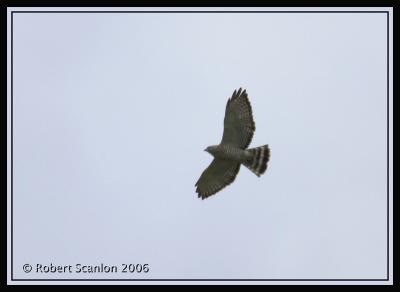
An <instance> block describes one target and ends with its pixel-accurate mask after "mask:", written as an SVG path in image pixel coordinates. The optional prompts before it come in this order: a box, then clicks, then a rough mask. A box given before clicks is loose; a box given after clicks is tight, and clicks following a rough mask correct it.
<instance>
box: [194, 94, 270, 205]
mask: <svg viewBox="0 0 400 292" xmlns="http://www.w3.org/2000/svg"><path fill="white" fill-rule="evenodd" d="M255 130H256V126H255V123H254V120H253V113H252V109H251V104H250V101H249V99H248V96H247V93H246V90H243V91H242V88H240V89H239V90H238V91H236V90H235V91H234V92H233V94H232V97H231V98H229V99H228V102H227V104H226V109H225V118H224V133H223V135H222V140H221V142H220V143H219V145H212V146H209V147H207V148H206V149H205V150H204V151H207V152H208V153H210V154H211V155H212V156H214V160H213V161H212V162H211V164H210V165H209V166H208V167H207V168H206V169H205V170H204V171H203V173H202V174H201V176H200V178H199V180H198V181H197V182H196V185H195V186H196V187H197V188H196V192H197V193H198V197H199V198H201V199H205V198H208V197H209V196H211V195H214V194H215V193H217V192H219V191H220V190H222V189H223V188H224V187H226V186H227V185H229V184H231V183H232V182H233V181H234V180H235V178H236V175H237V174H238V172H239V169H240V165H241V164H243V165H244V166H246V167H247V168H248V169H250V170H251V171H252V172H253V173H254V174H255V175H257V176H258V177H259V176H260V175H261V174H263V173H264V172H265V171H266V169H267V162H268V161H269V156H270V150H269V147H268V145H263V146H260V147H256V148H250V149H247V147H248V146H249V144H250V142H251V139H252V138H253V135H254V131H255Z"/></svg>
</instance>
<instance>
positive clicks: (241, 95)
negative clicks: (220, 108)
mask: <svg viewBox="0 0 400 292" xmlns="http://www.w3.org/2000/svg"><path fill="white" fill-rule="evenodd" d="M238 98H243V100H244V102H245V103H246V105H247V107H248V108H249V112H250V125H246V127H248V128H249V129H248V130H249V132H248V133H249V134H250V135H249V137H248V139H247V141H246V143H245V145H244V146H243V147H244V149H246V148H247V147H249V145H250V143H251V140H252V139H253V136H254V132H255V130H256V124H255V122H254V117H253V108H252V107H251V103H250V100H249V97H248V95H247V92H246V89H245V90H243V91H242V88H241V87H240V88H239V90H238V91H236V89H235V90H234V91H233V94H232V97H231V98H229V99H228V101H227V103H226V107H225V116H226V115H227V113H228V109H229V105H230V104H231V103H232V102H234V101H235V100H237V99H238Z"/></svg>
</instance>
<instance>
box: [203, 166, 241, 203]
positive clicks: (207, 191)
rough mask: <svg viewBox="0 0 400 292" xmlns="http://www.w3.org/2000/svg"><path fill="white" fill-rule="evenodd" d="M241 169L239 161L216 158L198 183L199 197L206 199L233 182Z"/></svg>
mask: <svg viewBox="0 0 400 292" xmlns="http://www.w3.org/2000/svg"><path fill="white" fill-rule="evenodd" d="M239 169H240V163H238V162H235V161H229V160H224V159H219V158H214V160H213V161H212V162H211V164H210V165H209V166H208V167H207V168H206V170H204V171H203V173H202V174H201V176H200V178H199V180H198V181H197V183H196V186H197V188H196V192H197V193H198V194H199V195H198V197H199V198H202V199H205V198H207V197H209V196H211V195H213V194H215V193H216V192H218V191H220V190H221V189H223V188H224V187H226V186H227V185H229V184H230V183H232V182H233V181H234V180H235V177H236V175H237V173H238V172H239Z"/></svg>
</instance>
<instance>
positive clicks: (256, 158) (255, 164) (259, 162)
mask: <svg viewBox="0 0 400 292" xmlns="http://www.w3.org/2000/svg"><path fill="white" fill-rule="evenodd" d="M247 151H250V152H251V153H252V155H253V158H252V159H251V160H249V161H248V162H244V163H243V164H244V166H246V167H247V168H248V169H250V170H251V171H252V172H253V173H254V174H255V175H256V176H260V175H261V174H263V173H264V172H265V171H266V170H267V163H268V161H269V155H270V151H269V147H268V145H264V146H260V147H256V148H251V149H248V150H247Z"/></svg>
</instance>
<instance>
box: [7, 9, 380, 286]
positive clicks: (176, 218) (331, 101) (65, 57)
mask: <svg viewBox="0 0 400 292" xmlns="http://www.w3.org/2000/svg"><path fill="white" fill-rule="evenodd" d="M13 19H14V23H13V29H14V31H13V41H14V43H13V48H14V51H13V52H14V55H13V58H14V59H13V65H14V67H13V72H14V80H13V82H14V87H13V94H14V95H13V107H14V132H13V134H14V160H13V162H14V164H13V166H14V265H15V266H14V276H15V277H16V278H79V277H81V278H88V277H90V278H96V277H97V278H151V279H233V278H239V279H251V278H252V279H287V278H296V279H303V278H306V279H310V278H312V279H315V278H323V279H346V278H347V279H349V278H350V279H366V278H374V279H377V278H385V277H386V203H387V202H386V155H387V154H386V153H387V152H386V122H387V120H386V90H387V87H386V80H387V79H386V66H387V64H386V50H387V48H386V14H384V13H379V14H377V13H375V14H369V13H368V14H349V13H346V14H293V13H292V14H38V13H35V14H14V16H13ZM239 87H243V88H245V89H246V90H247V92H248V94H249V99H250V102H251V104H252V107H253V115H254V119H255V123H256V132H255V135H254V138H253V141H252V143H251V144H250V147H256V146H260V145H263V144H268V145H269V147H270V149H271V158H270V163H269V167H268V170H267V172H266V173H265V174H264V175H263V176H262V177H260V178H258V177H256V176H255V175H254V174H253V173H251V172H250V171H249V170H248V169H246V168H245V167H241V170H240V172H239V174H238V176H237V178H236V180H235V182H234V183H233V184H231V185H230V186H228V187H226V188H225V189H223V190H222V191H221V192H219V193H217V194H216V195H215V196H213V197H211V198H209V199H207V200H204V201H202V200H199V199H198V198H197V194H196V193H195V187H194V184H195V182H196V181H197V179H198V178H199V176H200V174H201V172H202V171H203V170H204V169H205V168H206V167H207V166H208V164H209V163H210V162H211V160H212V157H211V156H210V155H209V154H208V153H206V152H204V151H203V149H204V148H205V147H206V146H208V145H212V144H217V143H219V142H220V139H221V135H222V130H223V128H222V126H223V118H224V111H225V104H226V101H227V99H228V98H229V97H230V96H231V94H232V92H233V91H234V89H237V88H239ZM26 263H29V264H31V265H32V266H35V265H36V264H50V263H53V264H56V265H69V264H71V265H75V264H77V263H81V264H90V265H97V264H100V263H104V264H108V265H118V266H121V264H124V263H126V264H129V263H133V264H138V263H139V264H148V265H149V267H150V272H149V273H147V274H143V273H141V274H120V273H118V274H95V275H93V274H91V275H88V274H86V275H85V274H37V273H34V272H32V273H29V274H26V273H24V272H23V270H22V266H23V265H24V264H26Z"/></svg>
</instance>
